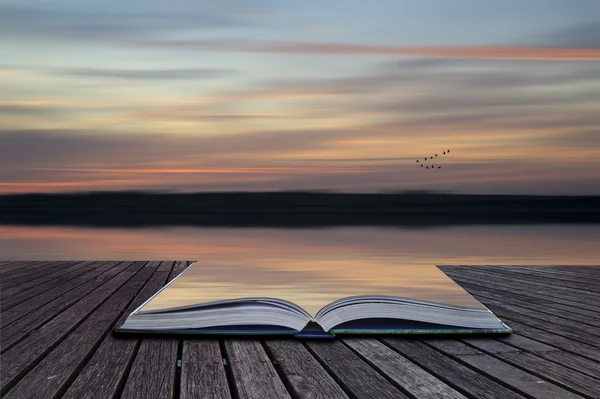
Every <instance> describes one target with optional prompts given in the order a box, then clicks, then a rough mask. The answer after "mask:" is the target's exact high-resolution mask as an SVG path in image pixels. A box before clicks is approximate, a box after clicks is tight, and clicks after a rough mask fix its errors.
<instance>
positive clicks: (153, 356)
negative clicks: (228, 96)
mask: <svg viewBox="0 0 600 399" xmlns="http://www.w3.org/2000/svg"><path fill="white" fill-rule="evenodd" d="M172 341H173V340H172V339H159V338H157V339H144V340H142V343H141V345H140V349H139V351H138V353H137V355H136V361H135V362H134V364H133V366H132V368H131V373H130V374H129V377H128V378H127V383H126V384H125V388H124V390H123V393H122V395H121V398H122V399H134V398H139V399H149V398H157V399H158V398H160V399H169V398H173V395H174V381H175V368H176V367H177V345H172Z"/></svg>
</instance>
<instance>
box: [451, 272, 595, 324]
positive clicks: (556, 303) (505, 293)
mask: <svg viewBox="0 0 600 399" xmlns="http://www.w3.org/2000/svg"><path fill="white" fill-rule="evenodd" d="M450 276H451V277H452V278H453V279H454V280H455V281H456V282H457V283H458V284H459V285H460V286H461V287H463V288H464V289H466V290H467V291H468V292H473V293H475V292H477V291H481V292H485V293H486V295H487V294H493V295H496V296H497V297H499V298H508V300H509V301H518V302H521V303H528V304H538V305H542V306H545V307H547V308H548V311H552V310H554V309H560V310H565V311H567V312H569V314H571V315H572V316H573V317H577V316H578V315H583V316H587V317H591V318H592V319H596V318H597V315H598V312H597V311H594V310H586V309H582V308H580V307H577V306H573V305H572V302H571V301H567V300H561V299H556V298H548V297H547V296H544V295H538V294H536V293H535V292H531V290H530V291H519V290H515V289H510V288H509V289H506V288H502V287H496V286H492V285H490V284H488V285H484V284H482V283H477V284H473V283H467V282H465V281H466V280H464V279H462V278H461V277H460V276H456V275H450Z"/></svg>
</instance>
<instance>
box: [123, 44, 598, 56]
mask: <svg viewBox="0 0 600 399" xmlns="http://www.w3.org/2000/svg"><path fill="white" fill-rule="evenodd" d="M121 43H123V44H130V45H135V46H148V47H161V48H170V49H178V50H191V51H228V52H240V53H267V54H269V53H272V54H307V55H322V56H358V55H360V56H373V57H407V58H442V59H472V60H526V61H597V60H600V48H574V47H531V46H530V47H526V46H415V47H407V46H382V45H368V44H347V43H322V42H293V41H273V40H254V39H228V40H149V39H148V40H123V41H122V42H121Z"/></svg>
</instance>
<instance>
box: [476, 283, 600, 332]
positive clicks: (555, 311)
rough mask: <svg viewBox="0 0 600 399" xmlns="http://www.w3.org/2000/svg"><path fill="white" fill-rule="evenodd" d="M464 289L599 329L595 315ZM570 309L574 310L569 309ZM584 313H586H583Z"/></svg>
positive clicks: (485, 290) (529, 299)
mask: <svg viewBox="0 0 600 399" xmlns="http://www.w3.org/2000/svg"><path fill="white" fill-rule="evenodd" d="M464 288H465V289H467V290H468V291H469V293H470V294H472V295H476V296H477V297H483V298H488V299H490V300H497V301H499V303H502V304H503V305H515V306H519V309H527V311H536V312H539V313H540V314H548V315H551V316H559V317H562V318H563V319H568V320H571V322H576V323H583V324H587V325H590V326H596V327H600V318H598V316H597V314H594V313H593V312H589V313H591V314H593V315H594V317H591V316H586V315H581V314H577V313H573V312H572V311H571V310H563V309H559V308H556V307H554V306H552V304H548V303H544V301H543V300H541V299H537V298H532V297H527V296H524V295H518V294H512V295H511V296H507V295H506V294H503V293H502V291H497V290H494V289H491V288H478V287H476V286H474V285H472V284H465V285H464ZM569 308H570V309H575V310H577V308H573V307H569ZM584 312H588V311H585V310H584Z"/></svg>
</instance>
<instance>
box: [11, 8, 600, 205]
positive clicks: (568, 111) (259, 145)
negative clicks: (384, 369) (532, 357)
mask: <svg viewBox="0 0 600 399" xmlns="http://www.w3.org/2000/svg"><path fill="white" fill-rule="evenodd" d="M0 54H2V57H0V194H7V193H26V192H63V191H64V192H71V191H100V190H102V191H105V190H127V191H131V190H144V191H149V190H152V191H170V192H181V191H185V192H189V191H264V190H329V191H341V192H391V191H408V190H439V191H445V192H459V193H475V194H480V193H492V194H544V195H551V194H567V195H583V194H600V112H598V111H599V110H600V2H599V1H597V0H578V1H577V2H576V3H575V2H573V1H572V0H571V1H569V0H564V1H563V0H561V1H558V0H528V1H526V2H524V1H522V0H520V1H516V0H506V1H503V2H491V1H481V0H454V1H452V2H450V1H447V0H403V1H398V0H381V1H377V2H366V1H354V0H346V1H327V2H323V1H312V0H306V1H302V2H285V1H274V0H257V1H242V0H224V1H218V2H215V1H204V0H194V1H188V0H171V1H169V2H166V1H158V0H138V1H135V2H133V1H130V2H123V1H106V0H105V1H99V0H78V1H67V0H30V1H27V2H23V1H20V0H0ZM446 149H451V152H450V153H449V154H446V155H442V151H444V150H446ZM436 153H437V154H438V155H439V157H438V159H434V160H428V161H427V162H428V163H432V164H436V166H442V168H441V169H439V168H437V167H436V168H435V169H434V170H431V169H426V168H421V167H419V164H417V163H416V160H417V159H423V158H424V157H429V156H433V155H434V154H436ZM421 162H422V161H421Z"/></svg>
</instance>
